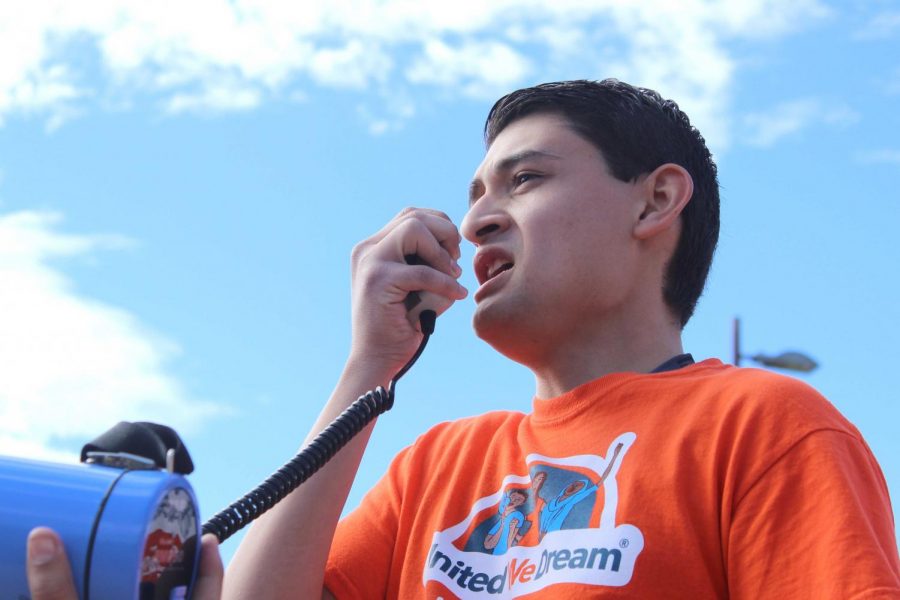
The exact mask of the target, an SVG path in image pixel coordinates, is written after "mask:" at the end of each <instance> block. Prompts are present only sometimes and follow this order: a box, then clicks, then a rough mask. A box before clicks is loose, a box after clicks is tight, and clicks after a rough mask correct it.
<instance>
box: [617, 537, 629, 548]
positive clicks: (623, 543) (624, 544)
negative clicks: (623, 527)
mask: <svg viewBox="0 0 900 600" xmlns="http://www.w3.org/2000/svg"><path fill="white" fill-rule="evenodd" d="M619 547H620V548H627V547H628V538H622V539H621V540H619Z"/></svg>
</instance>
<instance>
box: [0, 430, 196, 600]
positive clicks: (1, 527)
mask: <svg viewBox="0 0 900 600" xmlns="http://www.w3.org/2000/svg"><path fill="white" fill-rule="evenodd" d="M81 459H82V464H69V465H66V464H58V463H51V462H42V461H36V460H27V459H19V458H10V457H0V592H2V593H0V597H2V598H4V599H5V598H15V599H17V600H19V599H23V600H24V599H28V598H30V594H29V591H28V582H27V580H26V575H25V573H26V571H25V546H26V540H27V537H28V533H29V532H30V531H31V530H32V529H33V528H34V527H37V526H40V525H45V526H47V527H50V528H52V529H54V530H56V531H57V532H58V533H59V535H60V537H61V538H62V540H63V544H64V546H65V549H66V553H67V555H68V557H69V561H70V563H71V565H72V574H73V577H74V581H75V585H76V589H77V590H78V594H79V598H80V600H182V599H186V598H190V593H191V587H192V585H193V583H194V579H195V577H196V566H197V565H198V564H199V553H200V544H199V536H200V520H199V514H198V510H197V499H196V497H195V496H194V492H193V489H192V488H191V485H190V484H189V483H188V481H187V479H186V478H185V477H184V475H187V474H189V473H190V472H191V471H193V463H192V461H191V458H190V456H189V455H188V453H187V450H186V449H185V447H184V445H183V444H182V443H181V440H180V439H179V438H178V435H177V434H176V433H175V432H174V430H172V429H170V428H168V427H165V426H162V425H157V424H154V423H126V422H122V423H119V424H118V425H116V426H115V427H113V428H112V429H110V430H109V431H107V432H106V433H104V434H103V435H101V436H100V437H98V438H97V439H96V440H94V441H93V442H91V443H89V444H87V445H85V446H84V448H83V449H82V452H81Z"/></svg>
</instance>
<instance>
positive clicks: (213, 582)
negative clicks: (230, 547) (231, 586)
mask: <svg viewBox="0 0 900 600" xmlns="http://www.w3.org/2000/svg"><path fill="white" fill-rule="evenodd" d="M224 574H225V570H224V568H223V567H222V557H221V556H220V555H219V541H218V540H217V539H216V536H214V535H213V534H211V533H207V534H206V535H204V536H203V538H202V539H201V540H200V572H199V573H198V574H197V583H196V584H195V586H194V594H193V596H192V597H193V598H194V600H219V598H220V597H221V595H222V578H223V577H224Z"/></svg>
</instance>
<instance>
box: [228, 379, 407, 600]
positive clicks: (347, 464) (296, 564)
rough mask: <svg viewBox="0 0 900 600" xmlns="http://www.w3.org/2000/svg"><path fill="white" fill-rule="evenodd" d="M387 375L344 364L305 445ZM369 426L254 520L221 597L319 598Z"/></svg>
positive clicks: (383, 381)
mask: <svg viewBox="0 0 900 600" xmlns="http://www.w3.org/2000/svg"><path fill="white" fill-rule="evenodd" d="M390 377H391V375H390V374H389V375H385V374H384V373H383V372H379V369H378V368H377V367H375V366H372V365H368V366H367V365H365V364H362V365H355V364H353V363H348V365H347V367H346V368H345V369H344V374H343V375H342V376H341V379H340V381H339V383H338V385H337V387H336V388H335V391H334V393H333V394H332V397H331V399H330V400H329V401H328V403H327V404H326V405H325V408H324V409H323V410H322V413H321V414H320V415H319V419H318V420H317V421H316V424H315V425H314V426H313V429H312V431H311V432H310V434H309V436H307V439H306V441H305V442H304V445H305V444H307V443H309V442H310V441H312V439H313V438H314V437H315V436H316V435H318V433H319V432H320V431H321V430H322V429H324V428H325V427H326V426H327V425H328V424H329V423H330V422H331V421H333V420H334V418H335V417H337V416H338V415H339V414H340V413H341V412H342V411H343V410H344V409H345V408H347V406H349V405H350V404H351V403H352V402H353V401H354V400H355V399H356V398H357V397H359V396H360V395H361V394H364V393H365V392H366V391H368V390H370V389H372V388H373V387H375V386H376V385H379V384H380V385H386V384H387V381H388V380H389V379H390ZM371 431H372V425H369V426H368V427H366V428H365V429H364V430H363V431H362V432H360V434H359V435H357V436H356V437H355V438H353V440H351V441H350V442H349V443H348V444H347V445H346V446H345V447H344V448H343V449H342V450H341V451H340V452H338V453H337V454H336V455H335V456H334V458H333V459H332V460H331V461H330V462H329V463H328V464H327V465H325V466H324V467H323V468H322V469H321V470H320V471H319V472H318V473H316V474H315V475H314V476H312V477H311V478H310V479H309V480H307V481H306V482H305V483H304V484H303V485H301V486H300V487H299V488H297V489H296V490H295V491H294V492H292V493H291V494H290V495H289V496H288V497H287V498H285V499H284V500H282V501H281V502H280V503H279V504H278V505H277V506H275V507H274V508H272V509H271V510H270V511H269V512H267V513H266V514H264V515H263V516H261V517H260V518H259V520H257V521H256V522H255V523H254V524H253V525H252V526H251V528H250V530H249V531H248V532H247V535H246V536H245V537H244V540H243V541H242V542H241V545H240V548H239V549H238V551H237V553H236V554H235V556H234V559H233V560H232V561H231V563H230V564H229V566H228V570H227V574H226V577H225V589H224V594H223V598H224V599H231V600H236V599H238V598H240V599H245V600H246V599H250V598H253V599H257V598H282V597H288V596H290V597H293V598H319V597H320V596H321V594H322V581H323V578H324V572H325V562H326V560H327V558H328V552H329V550H330V548H331V540H332V538H333V537H334V531H335V527H336V526H337V522H338V520H339V518H340V515H341V511H342V510H343V507H344V503H345V502H346V500H347V495H348V494H349V492H350V487H351V485H352V484H353V479H354V477H355V476H356V472H357V470H358V469H359V463H360V461H361V460H362V456H363V452H364V451H365V448H366V444H367V443H368V440H369V436H370V435H371Z"/></svg>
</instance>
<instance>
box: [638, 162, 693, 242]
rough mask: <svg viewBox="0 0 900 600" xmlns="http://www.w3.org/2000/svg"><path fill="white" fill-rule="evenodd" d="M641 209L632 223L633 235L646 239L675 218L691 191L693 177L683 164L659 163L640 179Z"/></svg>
mask: <svg viewBox="0 0 900 600" xmlns="http://www.w3.org/2000/svg"><path fill="white" fill-rule="evenodd" d="M641 187H642V191H643V206H642V212H641V214H640V216H639V217H638V220H637V221H636V222H635V224H634V236H635V237H636V238H638V239H642V240H645V239H649V238H651V237H653V236H655V235H657V234H659V233H661V232H663V231H665V230H666V229H668V228H670V227H672V226H674V225H675V224H676V223H677V222H678V215H680V214H681V211H682V210H684V207H685V206H687V203H688V202H689V201H690V199H691V196H692V195H693V194H694V180H693V179H691V175H690V173H688V172H687V170H686V169H685V168H684V167H681V166H679V165H676V164H673V163H666V164H664V165H660V166H659V167H657V168H656V169H654V171H653V172H652V173H650V174H649V175H647V176H646V177H645V178H644V181H643V182H641Z"/></svg>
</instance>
